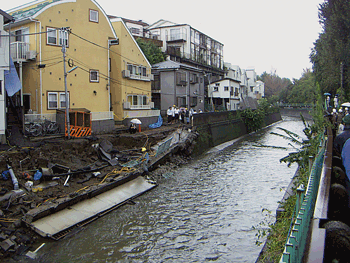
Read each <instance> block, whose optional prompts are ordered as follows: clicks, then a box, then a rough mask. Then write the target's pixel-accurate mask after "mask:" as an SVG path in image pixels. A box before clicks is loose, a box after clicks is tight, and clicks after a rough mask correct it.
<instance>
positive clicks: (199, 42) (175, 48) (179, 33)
mask: <svg viewBox="0 0 350 263" xmlns="http://www.w3.org/2000/svg"><path fill="white" fill-rule="evenodd" d="M148 30H149V32H150V34H152V36H157V38H158V39H160V40H162V41H163V46H162V51H163V52H165V53H166V54H167V55H168V56H169V58H170V60H174V61H178V62H181V63H185V64H188V65H191V66H195V67H198V68H200V69H202V70H204V71H205V72H208V73H211V75H212V79H213V80H218V79H220V78H222V77H223V75H224V70H223V66H224V60H223V48H224V45H223V44H222V43H220V42H218V41H216V40H215V39H213V38H211V37H209V36H207V35H205V34H204V33H202V32H200V31H198V30H197V29H194V28H193V27H191V26H190V25H187V24H176V23H173V22H170V21H166V20H163V19H161V20H159V21H157V22H155V23H153V24H152V25H150V26H149V27H148Z"/></svg>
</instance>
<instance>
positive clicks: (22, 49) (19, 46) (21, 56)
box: [11, 42, 30, 62]
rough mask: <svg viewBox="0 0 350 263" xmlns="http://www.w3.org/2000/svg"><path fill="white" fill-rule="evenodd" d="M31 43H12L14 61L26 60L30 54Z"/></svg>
mask: <svg viewBox="0 0 350 263" xmlns="http://www.w3.org/2000/svg"><path fill="white" fill-rule="evenodd" d="M29 53H30V52H29V43H25V42H12V43H11V57H12V60H13V61H14V62H18V61H25V60H27V59H29V58H28V54H29Z"/></svg>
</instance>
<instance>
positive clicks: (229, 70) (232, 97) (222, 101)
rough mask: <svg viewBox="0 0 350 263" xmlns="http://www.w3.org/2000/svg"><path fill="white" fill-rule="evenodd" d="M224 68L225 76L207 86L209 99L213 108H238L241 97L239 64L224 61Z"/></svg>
mask: <svg viewBox="0 0 350 263" xmlns="http://www.w3.org/2000/svg"><path fill="white" fill-rule="evenodd" d="M225 69H226V71H225V78H223V79H221V80H218V81H215V82H213V83H211V84H210V85H209V86H208V96H209V101H210V103H212V104H213V106H214V108H215V109H217V108H221V109H226V110H238V109H240V102H241V100H242V97H243V89H242V87H241V85H240V83H241V76H242V72H241V69H240V67H239V66H234V65H231V64H230V63H225Z"/></svg>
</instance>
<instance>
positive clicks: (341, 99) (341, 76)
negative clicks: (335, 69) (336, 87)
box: [340, 61, 345, 104]
mask: <svg viewBox="0 0 350 263" xmlns="http://www.w3.org/2000/svg"><path fill="white" fill-rule="evenodd" d="M343 74H344V64H343V61H342V62H340V102H341V103H343V102H344V95H345V94H344V84H343V82H344V80H343ZM341 103H340V104H341Z"/></svg>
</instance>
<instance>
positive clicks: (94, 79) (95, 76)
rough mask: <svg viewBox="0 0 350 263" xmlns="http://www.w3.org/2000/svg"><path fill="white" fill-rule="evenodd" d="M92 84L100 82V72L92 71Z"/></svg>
mask: <svg viewBox="0 0 350 263" xmlns="http://www.w3.org/2000/svg"><path fill="white" fill-rule="evenodd" d="M90 82H99V74H98V70H93V69H91V70H90Z"/></svg>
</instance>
